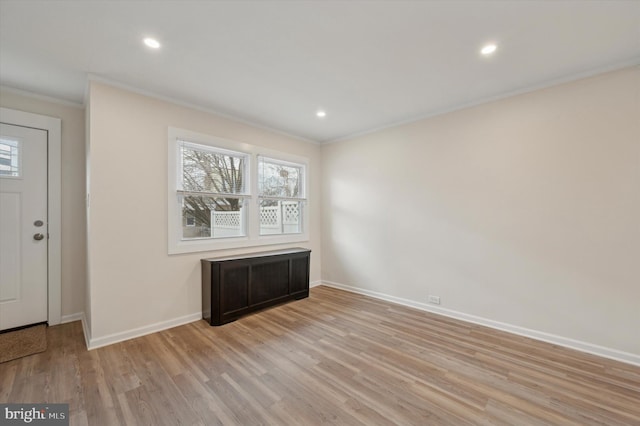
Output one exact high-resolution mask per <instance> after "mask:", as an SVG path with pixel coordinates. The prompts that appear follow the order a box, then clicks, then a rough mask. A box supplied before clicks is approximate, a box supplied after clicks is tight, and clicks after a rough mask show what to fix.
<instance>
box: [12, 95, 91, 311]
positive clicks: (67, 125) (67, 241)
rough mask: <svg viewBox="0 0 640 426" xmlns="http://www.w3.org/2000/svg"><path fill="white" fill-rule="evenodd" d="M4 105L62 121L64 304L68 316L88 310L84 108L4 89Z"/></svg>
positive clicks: (62, 286) (62, 290)
mask: <svg viewBox="0 0 640 426" xmlns="http://www.w3.org/2000/svg"><path fill="white" fill-rule="evenodd" d="M0 106H2V107H5V108H12V109H16V110H20V111H26V112H31V113H34V114H41V115H48V116H50V117H56V118H60V119H61V120H62V153H61V155H62V176H61V180H62V206H61V209H62V238H61V244H62V253H61V259H62V265H61V267H62V277H61V279H62V282H61V292H62V307H61V312H62V316H63V320H64V319H65V318H64V317H65V316H70V315H73V316H74V317H75V314H79V313H81V312H82V311H83V310H84V297H85V274H86V268H85V263H86V244H85V214H84V193H85V191H84V181H85V167H84V158H85V155H84V139H85V132H84V130H85V129H84V108H82V107H81V106H72V105H67V104H63V103H60V102H58V101H55V100H49V99H45V98H42V97H38V96H36V95H32V94H27V93H20V92H16V91H14V90H11V89H7V88H1V89H0Z"/></svg>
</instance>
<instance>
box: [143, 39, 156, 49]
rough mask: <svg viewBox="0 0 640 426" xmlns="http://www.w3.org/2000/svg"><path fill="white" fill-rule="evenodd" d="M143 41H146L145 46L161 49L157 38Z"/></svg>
mask: <svg viewBox="0 0 640 426" xmlns="http://www.w3.org/2000/svg"><path fill="white" fill-rule="evenodd" d="M143 41H144V44H146V45H147V46H149V47H150V48H152V49H159V48H160V42H159V41H158V40H156V39H155V38H150V37H147V38H145V39H144V40H143Z"/></svg>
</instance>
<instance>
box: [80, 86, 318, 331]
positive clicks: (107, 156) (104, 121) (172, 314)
mask: <svg viewBox="0 0 640 426" xmlns="http://www.w3.org/2000/svg"><path fill="white" fill-rule="evenodd" d="M89 90H90V91H89V108H90V112H91V113H90V117H89V140H90V150H91V151H90V160H89V161H90V167H91V181H90V185H89V191H90V199H91V202H90V221H89V231H88V232H89V247H88V256H89V264H90V265H91V266H90V271H89V275H90V292H91V306H90V312H91V315H90V317H91V318H90V320H91V329H90V331H91V338H92V340H96V339H97V340H96V341H99V340H100V339H102V338H105V336H109V335H111V334H117V333H124V332H127V331H129V330H131V329H135V328H138V327H147V326H150V325H153V324H156V323H162V322H165V321H170V320H174V319H176V318H181V317H185V316H187V315H191V314H194V313H197V312H199V311H200V310H201V296H200V294H201V284H200V259H201V258H205V257H211V256H214V255H221V254H232V253H239V252H251V251H263V250H268V249H273V248H274V247H264V246H262V247H253V248H248V249H244V250H227V251H216V252H199V253H192V254H185V255H172V256H169V255H168V254H167V188H166V186H167V138H168V128H169V127H170V126H171V127H178V128H183V129H187V130H191V131H194V132H198V133H203V134H207V135H211V136H217V137H222V138H226V139H231V140H235V141H239V142H246V143H249V144H252V145H258V146H264V147H267V148H269V149H273V150H279V151H283V152H287V153H290V154H293V155H298V156H304V157H307V158H309V160H310V169H309V170H310V176H309V180H310V194H309V208H310V218H311V227H310V241H309V242H308V243H307V244H290V245H283V246H278V247H287V246H305V247H308V248H310V249H311V250H312V251H313V253H312V256H311V258H312V262H311V281H315V280H319V279H320V260H321V258H320V254H321V253H320V207H319V206H320V200H319V193H320V177H319V172H320V148H319V146H318V145H314V144H310V143H307V142H301V141H299V140H296V139H294V138H291V137H287V136H283V135H281V134H277V133H275V132H270V131H267V130H262V129H258V128H255V127H251V126H248V125H246V124H242V123H240V122H236V121H232V120H229V119H225V118H222V117H220V116H217V115H213V114H209V113H206V112H202V111H197V110H194V109H189V108H186V107H182V106H179V105H176V104H172V103H169V102H164V101H161V100H158V99H153V98H149V97H146V96H142V95H139V94H135V93H131V92H128V91H124V90H121V89H117V88H114V87H110V86H107V85H104V84H101V83H96V82H92V83H91V84H90V89H89Z"/></svg>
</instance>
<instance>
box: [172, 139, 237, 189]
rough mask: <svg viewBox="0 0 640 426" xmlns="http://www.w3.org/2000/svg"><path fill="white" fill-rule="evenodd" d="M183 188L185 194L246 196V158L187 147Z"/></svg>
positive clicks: (184, 156)
mask: <svg viewBox="0 0 640 426" xmlns="http://www.w3.org/2000/svg"><path fill="white" fill-rule="evenodd" d="M180 151H181V153H180V155H181V157H182V189H183V190H185V191H205V192H217V193H221V194H242V193H244V178H245V176H244V175H245V171H244V170H245V156H243V155H240V154H239V155H237V156H236V155H233V154H227V153H222V152H215V151H212V150H208V149H206V147H203V149H198V148H196V147H194V146H191V145H187V144H183V145H181V147H180Z"/></svg>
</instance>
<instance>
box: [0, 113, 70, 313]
mask: <svg viewBox="0 0 640 426" xmlns="http://www.w3.org/2000/svg"><path fill="white" fill-rule="evenodd" d="M0 122H2V123H5V124H13V125H17V126H23V127H32V128H34V129H42V130H44V131H46V132H47V166H48V167H47V170H48V172H47V181H48V184H47V195H48V196H47V215H48V221H49V240H48V250H47V253H48V263H49V265H48V268H47V274H48V277H47V278H48V283H47V291H48V299H49V304H48V314H47V318H48V321H49V325H56V324H60V319H61V315H62V313H61V310H62V291H61V284H62V266H61V265H62V262H61V244H60V241H61V228H62V226H61V219H62V212H61V203H62V188H61V170H62V167H61V166H62V162H61V151H62V149H61V145H62V144H61V142H62V140H61V129H62V125H61V120H60V119H59V118H54V117H48V116H46V115H40V114H33V113H30V112H24V111H17V110H14V109H10V108H0Z"/></svg>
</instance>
